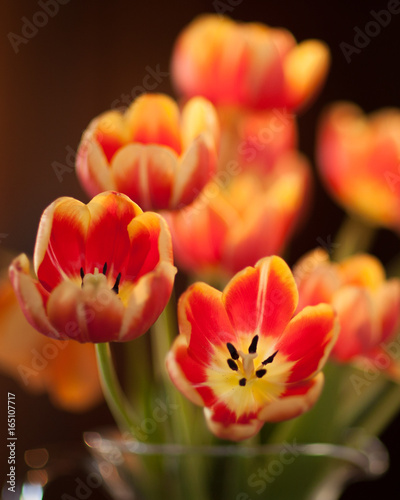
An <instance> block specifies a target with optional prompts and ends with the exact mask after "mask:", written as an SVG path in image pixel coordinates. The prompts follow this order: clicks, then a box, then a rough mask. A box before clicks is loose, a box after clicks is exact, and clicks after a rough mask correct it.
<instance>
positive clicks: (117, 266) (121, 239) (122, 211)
mask: <svg viewBox="0 0 400 500" xmlns="http://www.w3.org/2000/svg"><path fill="white" fill-rule="evenodd" d="M87 207H88V209H89V212H90V217H91V218H90V225H89V229H88V235H87V242H86V264H85V266H84V268H83V270H84V272H85V273H93V272H94V270H95V268H97V269H98V270H99V271H100V272H101V271H102V269H103V266H104V264H105V263H107V277H110V283H111V286H113V284H114V282H115V280H116V278H117V276H118V274H119V273H122V278H121V283H122V282H123V280H124V276H125V267H126V263H127V259H128V257H129V251H130V248H131V241H130V238H129V232H128V225H129V224H130V222H131V221H132V219H134V218H135V217H136V216H138V215H140V214H141V213H142V211H141V209H140V208H139V207H138V206H137V205H136V204H135V203H133V202H132V201H131V200H130V199H129V198H128V197H127V196H125V195H123V194H120V193H115V192H106V193H102V194H99V195H97V196H95V197H94V198H93V199H92V200H91V201H90V202H89V203H88V205H87Z"/></svg>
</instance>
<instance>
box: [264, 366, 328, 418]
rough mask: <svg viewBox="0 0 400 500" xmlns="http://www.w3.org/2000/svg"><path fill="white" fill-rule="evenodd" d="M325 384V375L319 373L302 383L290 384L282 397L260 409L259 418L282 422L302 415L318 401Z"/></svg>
mask: <svg viewBox="0 0 400 500" xmlns="http://www.w3.org/2000/svg"><path fill="white" fill-rule="evenodd" d="M323 385H324V375H323V373H319V374H318V375H317V376H316V377H314V378H312V379H310V380H307V381H305V382H302V383H301V384H296V385H294V386H289V387H288V388H287V389H286V390H285V392H284V393H283V394H282V396H281V398H280V399H278V400H276V401H273V402H272V403H270V404H269V405H267V406H265V407H264V408H263V409H262V410H261V411H260V413H259V414H258V418H259V419H260V420H261V421H263V422H281V421H282V420H288V419H289V418H295V417H298V416H300V415H301V414H303V413H305V412H306V411H309V410H310V409H311V408H312V407H313V405H314V404H315V403H316V402H317V400H318V398H319V396H320V394H321V391H322V387H323Z"/></svg>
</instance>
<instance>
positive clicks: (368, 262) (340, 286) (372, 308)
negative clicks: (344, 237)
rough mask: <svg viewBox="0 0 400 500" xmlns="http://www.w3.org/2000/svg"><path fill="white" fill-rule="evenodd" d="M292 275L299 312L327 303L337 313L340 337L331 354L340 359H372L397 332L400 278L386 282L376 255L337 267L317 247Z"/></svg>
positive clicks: (361, 257) (338, 264) (346, 262)
mask: <svg viewBox="0 0 400 500" xmlns="http://www.w3.org/2000/svg"><path fill="white" fill-rule="evenodd" d="M294 276H295V279H296V282H297V286H298V289H299V297H300V298H299V304H298V311H301V310H302V309H303V308H304V307H306V306H309V305H314V304H318V303H320V302H326V303H329V304H331V305H332V306H333V307H334V309H335V311H336V312H337V315H338V318H339V322H340V334H339V338H338V340H337V342H336V344H335V346H334V348H333V350H332V356H333V357H334V358H335V359H336V360H337V361H340V362H350V361H357V360H359V359H361V358H364V359H368V358H369V359H373V358H374V357H376V355H377V354H378V351H382V349H383V348H384V344H385V342H388V341H390V340H391V338H392V337H393V335H394V334H395V333H396V331H397V329H398V327H399V325H400V280H399V279H397V278H392V279H389V280H387V279H386V277H385V271H384V269H383V266H382V264H381V263H380V262H379V260H378V259H376V258H375V257H373V256H372V255H368V254H358V255H355V256H352V257H349V258H347V259H344V260H343V261H341V262H339V263H335V262H330V261H329V256H328V254H327V253H326V252H325V251H324V250H322V249H317V250H314V251H312V252H310V253H309V254H306V255H305V256H304V257H303V258H302V259H301V260H300V261H299V262H298V264H297V265H296V267H295V269H294ZM393 361H394V360H393ZM391 364H392V363H391Z"/></svg>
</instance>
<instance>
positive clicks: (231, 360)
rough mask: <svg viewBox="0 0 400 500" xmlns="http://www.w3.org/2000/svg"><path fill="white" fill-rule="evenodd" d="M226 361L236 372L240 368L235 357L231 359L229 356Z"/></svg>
mask: <svg viewBox="0 0 400 500" xmlns="http://www.w3.org/2000/svg"><path fill="white" fill-rule="evenodd" d="M226 361H227V363H228V366H229V368H230V369H231V370H235V372H236V371H237V370H238V369H239V368H238V365H237V364H236V363H235V362H234V361H233V359H230V358H229V359H227V360H226Z"/></svg>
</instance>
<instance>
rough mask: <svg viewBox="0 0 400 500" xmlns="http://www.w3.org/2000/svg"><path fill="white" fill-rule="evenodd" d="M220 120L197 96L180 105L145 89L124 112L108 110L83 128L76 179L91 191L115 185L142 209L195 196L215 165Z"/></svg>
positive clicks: (168, 206) (168, 205)
mask: <svg viewBox="0 0 400 500" xmlns="http://www.w3.org/2000/svg"><path fill="white" fill-rule="evenodd" d="M218 141H219V123H218V118H217V115H216V112H215V110H214V107H213V106H212V104H211V103H210V102H208V101H207V100H206V99H204V98H201V97H196V98H193V99H190V100H189V101H188V102H187V103H186V104H185V106H184V107H183V109H182V112H180V111H179V108H178V106H177V104H176V102H175V101H174V100H173V99H171V98H170V97H168V96H166V95H163V94H144V95H142V96H141V97H139V98H137V99H136V100H135V101H133V103H132V104H131V106H130V107H129V108H128V110H127V111H126V113H125V114H121V113H120V112H118V111H108V112H106V113H103V114H102V115H100V116H99V117H97V118H95V119H94V120H93V121H92V122H91V123H90V125H89V127H88V128H87V130H86V131H85V132H84V134H83V137H82V140H81V143H80V146H79V150H78V155H77V163H76V169H77V174H78V178H79V180H80V182H81V184H82V186H83V187H84V189H85V190H86V191H87V193H88V194H89V195H90V196H94V195H96V194H98V193H100V192H102V191H106V190H116V191H119V192H121V193H124V194H126V195H127V196H129V197H130V198H131V199H132V200H133V201H134V202H135V203H138V205H139V206H141V207H142V208H143V209H144V210H160V209H173V208H177V207H181V206H184V205H186V204H188V203H190V202H192V201H193V200H194V198H195V197H196V196H197V195H198V193H199V191H201V189H202V188H203V187H204V186H205V184H206V183H207V182H208V181H209V180H210V179H211V177H212V176H213V175H214V173H215V170H216V159H217V153H216V151H217V145H218Z"/></svg>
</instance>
